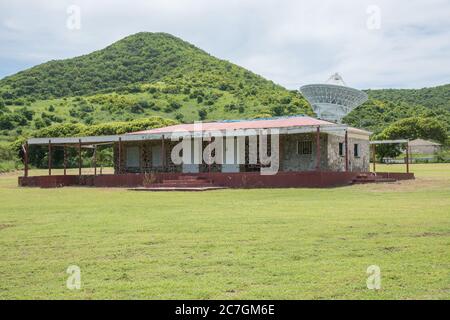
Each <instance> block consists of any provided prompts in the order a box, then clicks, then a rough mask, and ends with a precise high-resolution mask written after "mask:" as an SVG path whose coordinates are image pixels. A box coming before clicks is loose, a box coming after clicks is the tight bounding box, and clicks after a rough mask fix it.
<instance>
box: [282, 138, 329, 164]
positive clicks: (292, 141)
mask: <svg viewBox="0 0 450 320" xmlns="http://www.w3.org/2000/svg"><path fill="white" fill-rule="evenodd" d="M298 141H311V142H312V153H311V154H299V153H297V142H298ZM280 150H281V164H280V170H281V171H312V170H315V169H316V165H317V160H316V154H317V143H316V134H315V133H301V134H300V133H299V134H290V135H282V136H280ZM320 168H321V169H323V170H325V169H327V135H326V134H323V133H322V134H320Z"/></svg>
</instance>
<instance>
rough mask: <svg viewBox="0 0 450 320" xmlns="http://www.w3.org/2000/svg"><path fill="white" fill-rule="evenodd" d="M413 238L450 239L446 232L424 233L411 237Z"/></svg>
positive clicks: (449, 233) (449, 232)
mask: <svg viewBox="0 0 450 320" xmlns="http://www.w3.org/2000/svg"><path fill="white" fill-rule="evenodd" d="M413 237H416V238H421V237H450V231H448V232H424V233H419V234H415V235H413Z"/></svg>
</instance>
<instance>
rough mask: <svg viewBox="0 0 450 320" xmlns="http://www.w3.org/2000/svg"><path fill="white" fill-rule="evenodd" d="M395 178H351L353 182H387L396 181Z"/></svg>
mask: <svg viewBox="0 0 450 320" xmlns="http://www.w3.org/2000/svg"><path fill="white" fill-rule="evenodd" d="M396 181H397V180H396V179H391V178H376V179H358V178H356V179H353V182H352V183H353V184H364V183H389V182H396Z"/></svg>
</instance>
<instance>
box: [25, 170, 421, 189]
mask: <svg viewBox="0 0 450 320" xmlns="http://www.w3.org/2000/svg"><path fill="white" fill-rule="evenodd" d="M359 174H360V173H359V172H329V171H328V172H327V171H320V172H318V171H304V172H279V173H278V174H276V175H267V176H263V175H261V174H260V173H259V172H240V173H221V172H211V173H208V172H206V173H195V174H183V173H155V178H156V181H155V183H160V182H162V180H172V179H178V178H179V177H180V176H194V177H199V178H205V179H209V180H212V181H213V183H214V184H215V185H217V186H224V187H229V188H326V187H337V186H343V185H348V184H350V183H351V182H352V180H353V179H355V178H356V177H357V176H358V175H359ZM377 175H379V176H382V177H386V178H394V179H397V180H406V179H414V174H413V173H409V174H407V173H377ZM144 177H145V174H142V173H127V174H110V175H99V176H93V175H83V176H76V175H68V176H63V175H59V176H33V177H19V185H20V186H29V187H41V188H52V187H53V188H54V187H62V186H76V185H81V186H94V187H125V188H131V187H142V186H143V183H144Z"/></svg>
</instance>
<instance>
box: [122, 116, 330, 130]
mask: <svg viewBox="0 0 450 320" xmlns="http://www.w3.org/2000/svg"><path fill="white" fill-rule="evenodd" d="M333 124H334V123H332V122H328V121H323V120H319V119H315V118H311V117H305V116H302V117H288V118H274V119H260V120H258V119H256V120H242V121H241V120H240V121H223V122H203V123H201V128H202V131H215V130H217V131H218V130H239V129H265V128H289V127H302V126H318V125H333ZM198 125H199V124H197V126H198ZM197 130H198V127H197ZM178 131H194V124H193V123H189V124H177V125H174V126H168V127H163V128H158V129H151V130H144V131H138V132H132V133H130V134H154V133H170V132H178Z"/></svg>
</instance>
